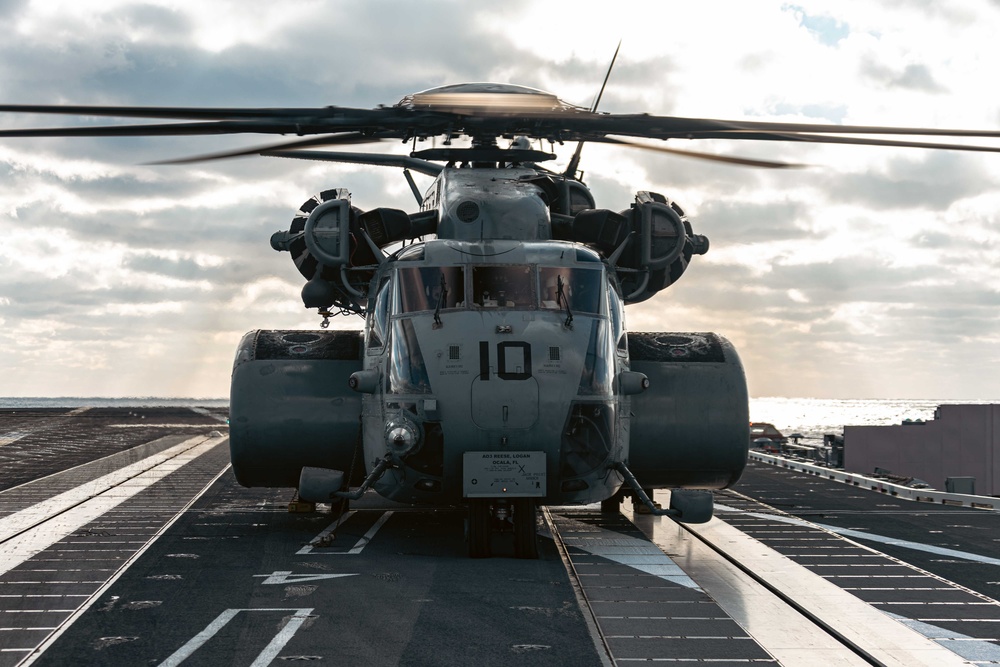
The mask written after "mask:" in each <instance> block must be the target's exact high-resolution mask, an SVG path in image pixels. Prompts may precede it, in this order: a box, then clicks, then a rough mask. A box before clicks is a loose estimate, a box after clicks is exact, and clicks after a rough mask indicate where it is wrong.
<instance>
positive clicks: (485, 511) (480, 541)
mask: <svg viewBox="0 0 1000 667" xmlns="http://www.w3.org/2000/svg"><path fill="white" fill-rule="evenodd" d="M492 526H493V514H492V512H490V501H489V500H487V499H485V498H473V499H472V500H470V501H469V557H470V558H489V557H490V556H491V555H492V553H491V551H490V532H491V529H492Z"/></svg>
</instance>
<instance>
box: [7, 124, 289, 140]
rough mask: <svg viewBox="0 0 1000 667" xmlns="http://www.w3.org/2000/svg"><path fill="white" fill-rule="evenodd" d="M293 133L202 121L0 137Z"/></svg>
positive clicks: (264, 126) (12, 133)
mask: <svg viewBox="0 0 1000 667" xmlns="http://www.w3.org/2000/svg"><path fill="white" fill-rule="evenodd" d="M247 132H259V133H264V134H290V133H295V126H294V125H289V124H287V123H285V124H275V123H273V122H270V123H268V124H264V123H262V122H259V121H215V122H205V123H156V124H152V125H99V126H90V127H88V126H77V127H45V128H32V129H24V130H0V137H170V136H192V135H195V136H197V135H211V134H242V133H247Z"/></svg>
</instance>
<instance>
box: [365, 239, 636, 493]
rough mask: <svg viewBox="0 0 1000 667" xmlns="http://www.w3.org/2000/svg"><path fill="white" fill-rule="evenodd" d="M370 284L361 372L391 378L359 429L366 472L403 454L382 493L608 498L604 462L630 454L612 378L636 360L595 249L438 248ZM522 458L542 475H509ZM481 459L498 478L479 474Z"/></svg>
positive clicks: (384, 380) (621, 399) (612, 478)
mask: <svg viewBox="0 0 1000 667" xmlns="http://www.w3.org/2000/svg"><path fill="white" fill-rule="evenodd" d="M376 282H377V283H378V287H377V289H376V292H375V304H374V307H373V308H372V309H371V313H370V316H369V319H368V322H367V324H366V337H365V344H364V348H365V350H364V362H363V363H364V368H365V369H366V371H369V372H374V373H376V374H377V375H378V377H379V378H381V380H380V381H379V383H378V385H377V388H376V389H375V390H374V391H373V392H372V393H370V394H367V395H365V396H364V398H363V400H362V406H363V409H362V423H363V432H364V451H365V458H366V461H368V462H371V461H373V460H375V459H377V458H380V457H383V456H385V455H386V453H387V452H388V453H389V455H390V456H391V457H392V458H393V459H394V467H393V468H392V469H391V470H390V471H389V472H388V473H387V474H386V475H384V476H383V477H382V478H381V479H380V480H379V481H378V482H376V483H375V489H376V490H378V491H379V493H381V494H382V495H384V496H386V497H388V498H391V499H393V500H398V501H403V502H412V503H420V502H458V501H461V500H462V499H463V497H475V496H477V495H484V494H490V495H492V496H493V497H505V496H509V497H536V498H538V499H539V501H540V502H543V503H548V504H551V503H586V502H594V501H598V500H603V499H605V498H607V497H608V496H610V495H611V494H612V493H614V491H615V490H616V489H617V487H618V486H619V485H620V483H621V479H620V477H619V476H618V475H615V474H613V473H612V472H611V471H610V468H609V466H608V463H609V461H611V460H623V459H624V458H627V453H628V435H627V434H628V429H627V412H628V410H627V408H628V398H627V397H626V396H624V395H623V394H622V393H621V392H620V391H616V386H615V379H616V377H617V376H618V375H619V373H620V372H621V371H625V370H627V369H628V350H627V347H626V346H625V345H624V335H625V332H624V327H623V324H622V316H621V313H622V304H621V297H620V296H619V295H618V294H617V292H616V291H615V289H614V288H613V286H612V285H611V284H610V283H609V281H608V275H607V272H606V270H605V266H604V264H603V262H602V260H601V258H600V256H599V255H598V254H597V253H596V252H594V251H592V250H589V249H587V248H583V247H580V246H574V245H573V244H571V243H566V242H558V241H507V240H495V241H483V242H467V241H452V240H443V239H435V240H431V241H428V242H426V243H418V244H414V245H410V246H408V247H407V248H406V249H404V250H402V251H401V252H399V253H398V254H397V255H396V259H395V261H394V262H392V263H391V264H390V265H388V266H387V268H386V269H385V270H384V271H381V272H380V275H379V276H378V277H377V278H376ZM619 341H620V342H621V343H622V344H621V345H619V344H618V342H619ZM515 460H517V461H519V462H521V463H524V462H526V461H527V462H530V463H531V464H532V465H533V466H535V468H534V469H535V470H536V472H535V473H534V474H532V475H531V476H530V479H529V478H527V477H525V476H524V475H525V473H523V472H520V471H519V470H518V473H519V474H513V473H510V472H509V471H508V467H509V466H513V465H514V463H513V462H514V461H515ZM482 461H487V462H491V463H492V462H494V461H495V462H496V463H495V464H492V465H493V467H494V468H496V470H497V474H496V475H493V476H487V477H486V478H483V479H480V477H483V475H484V474H485V473H484V471H483V464H482V463H481V462H482ZM489 468H490V466H486V469H487V470H488V469H489ZM503 480H508V481H509V483H506V484H505V483H503Z"/></svg>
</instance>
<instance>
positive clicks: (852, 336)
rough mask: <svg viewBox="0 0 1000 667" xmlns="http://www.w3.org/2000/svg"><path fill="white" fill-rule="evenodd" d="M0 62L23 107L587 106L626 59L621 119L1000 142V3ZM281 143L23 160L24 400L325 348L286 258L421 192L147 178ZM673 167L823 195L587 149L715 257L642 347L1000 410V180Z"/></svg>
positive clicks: (237, 29) (996, 176)
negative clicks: (241, 345)
mask: <svg viewBox="0 0 1000 667" xmlns="http://www.w3.org/2000/svg"><path fill="white" fill-rule="evenodd" d="M0 34H2V35H3V39H2V40H0V103H41V104H50V103H76V104H135V105H178V106H184V105H199V106H304V107H315V106H324V105H329V104H335V105H344V106H357V107H366V108H367V107H374V106H376V105H378V104H392V103H395V102H396V101H397V100H398V99H399V98H400V97H402V96H403V95H405V94H407V93H410V92H414V91H418V90H422V89H426V88H429V87H432V86H437V85H442V84H446V83H456V82H462V81H502V82H513V83H520V84H523V85H528V86H534V87H538V88H543V89H546V90H551V91H553V92H555V93H556V94H557V95H559V96H560V97H562V98H563V99H565V100H567V101H569V102H573V103H577V104H581V105H585V106H587V105H589V104H590V102H591V100H592V98H593V96H594V94H595V92H596V90H597V88H598V86H599V84H600V81H601V79H602V77H603V75H604V70H605V69H606V67H607V63H608V62H609V60H610V58H611V55H612V53H613V52H614V49H615V46H616V44H617V43H618V40H619V39H621V40H623V42H622V48H621V54H620V56H619V60H618V64H617V66H616V68H615V71H614V73H613V74H612V76H611V81H610V83H609V85H608V89H607V91H606V93H605V95H604V99H603V101H602V105H601V109H602V110H603V111H611V112H621V113H631V112H641V111H647V112H650V113H654V114H661V115H679V116H703V117H714V118H742V119H753V120H788V121H805V122H831V123H857V124H861V123H864V124H883V125H916V126H938V127H962V128H981V129H993V130H998V129H1000V86H997V84H996V72H997V68H998V64H1000V40H998V39H997V36H998V35H1000V1H998V0H949V2H947V3H942V2H935V1H934V0H863V1H860V2H855V1H852V0H815V1H802V2H795V1H791V2H780V1H773V2H772V1H767V0H762V1H759V2H753V3H749V2H742V1H738V0H733V1H731V2H702V3H692V2H674V1H666V0H658V1H655V2H653V1H651V2H629V1H623V0H618V1H617V2H613V3H609V2H600V3H598V2H589V0H588V1H582V0H577V1H575V2H554V1H549V0H546V1H545V2H542V1H541V0H537V1H528V0H504V2H502V3H468V2H460V1H458V0H454V1H450V0H437V1H426V2H412V1H411V0H345V1H335V0H331V1H329V2H318V1H300V2H296V1H295V0H291V1H288V2H282V3H275V2H271V1H270V0H269V1H266V2H264V1H260V2H258V1H256V0H239V1H235V0H234V1H232V2H221V1H214V2H193V1H191V2H188V1H181V0H174V1H171V0H148V1H146V2H133V1H129V0H99V1H97V0H95V1H91V0H66V1H63V0H44V1H30V0H0ZM58 122H62V121H59V120H57V119H55V120H54V119H53V118H45V117H38V116H35V117H31V116H17V115H7V116H4V117H2V118H0V126H2V127H15V126H26V125H36V126H46V125H52V124H55V123H58ZM270 139H271V138H268V137H265V138H263V141H262V140H261V138H255V137H228V138H210V139H205V138H199V139H189V138H150V139H132V138H128V139H121V138H119V139H45V140H32V139H7V140H2V141H0V175H2V180H0V396H194V397H223V396H226V395H227V394H228V383H229V372H230V366H231V360H232V356H233V352H234V349H235V345H236V343H237V342H238V341H239V338H240V336H241V335H242V334H243V333H244V332H245V331H247V330H250V329H255V328H314V327H316V326H317V325H318V323H319V318H318V317H317V316H316V315H315V313H314V311H306V310H305V309H303V308H302V305H301V301H300V300H299V296H298V294H299V290H300V288H301V280H300V279H299V276H298V273H297V272H296V270H295V268H294V267H293V265H292V263H291V262H290V261H289V257H288V256H287V254H280V255H279V254H278V253H275V252H274V251H272V250H271V249H270V247H269V244H268V239H269V238H270V235H271V233H272V232H274V231H276V230H278V229H287V223H288V221H289V220H290V219H291V217H292V214H293V212H294V211H295V209H296V208H297V207H298V205H299V204H300V203H301V202H302V201H304V200H305V199H306V198H308V197H309V196H310V195H311V194H312V193H315V192H318V191H320V190H324V189H328V188H331V187H346V188H349V189H350V190H351V192H352V193H353V197H354V203H355V204H356V205H357V206H360V207H361V208H363V209H367V208H373V207H376V206H395V207H398V208H405V209H408V210H414V209H415V208H416V207H415V204H414V202H413V198H412V195H411V194H410V192H409V189H408V187H407V186H406V183H405V181H404V180H403V178H402V175H401V173H400V172H399V171H398V170H393V169H382V170H379V169H377V168H374V167H358V166H348V165H327V164H321V163H310V162H296V161H292V160H284V159H277V158H260V157H258V158H244V159H238V160H232V161H227V162H221V163H211V164H207V165H194V166H142V165H143V164H144V163H148V162H150V161H154V160H159V159H168V158H173V157H180V156H185V155H191V154H200V153H204V152H208V151H211V150H217V149H218V150H221V149H226V148H235V147H239V146H248V145H254V144H259V143H266V142H267V141H270ZM676 145H678V146H679V147H686V146H688V147H691V148H694V149H697V150H705V151H711V152H721V153H727V154H736V155H743V156H750V157H762V158H778V159H786V160H790V161H793V162H801V163H808V164H809V165H812V166H811V167H810V168H808V169H802V170H794V171H776V172H771V171H763V170H753V169H747V168H740V167H733V166H725V165H718V164H714V163H704V162H699V161H694V160H690V159H684V158H676V157H671V156H667V155H662V154H650V153H646V152H643V151H635V150H629V149H626V148H623V147H611V146H596V145H593V146H588V147H587V148H586V149H585V151H584V153H583V156H584V160H583V164H582V168H583V169H584V170H585V172H586V176H585V178H586V180H587V182H588V184H589V185H590V186H591V187H592V188H593V190H594V192H595V194H596V195H597V198H598V205H599V206H601V207H605V208H611V209H624V208H627V206H628V205H629V203H630V202H631V201H632V198H633V196H634V192H635V191H636V190H654V191H658V192H661V193H663V194H665V195H667V196H669V197H671V198H673V199H675V200H677V201H678V202H679V203H680V204H681V205H682V206H684V208H685V209H686V210H687V211H688V213H689V215H690V216H691V218H692V221H693V224H694V227H695V231H696V232H698V233H702V234H706V235H707V236H709V238H710V239H711V242H712V246H711V251H710V252H709V254H708V255H706V256H704V257H699V258H696V261H695V262H694V263H693V266H692V267H691V268H690V269H689V271H688V272H687V274H686V275H685V276H684V277H683V278H682V279H681V281H680V282H679V283H678V284H677V285H676V286H674V287H672V288H671V289H669V290H667V291H665V292H662V293H661V294H660V295H658V296H657V297H655V298H654V299H653V300H651V301H649V302H646V303H644V304H640V305H637V306H632V307H631V308H630V309H629V311H628V313H627V315H628V323H629V326H630V328H632V329H634V330H667V331H717V332H719V333H721V334H723V335H725V336H727V337H728V338H730V339H731V340H732V341H733V342H734V343H735V344H736V345H737V347H738V349H739V350H740V352H741V355H742V358H743V362H744V365H745V366H746V369H747V374H748V378H749V384H750V391H751V394H752V395H753V396H813V397H845V398H880V397H882V398H910V397H912V398H941V399H945V398H954V399H1000V213H998V211H1000V154H993V155H991V154H975V153H960V152H953V151H925V150H919V149H886V148H878V149H876V148H861V147H849V146H839V147H821V146H804V145H787V146H786V145H778V144H768V145H757V144H752V143H749V142H744V143H742V144H737V143H735V142H724V141H711V142H708V141H706V142H701V143H699V144H697V145H690V144H689V142H680V143H679V144H676ZM572 149H573V147H572V146H564V147H561V148H560V149H559V150H558V151H557V152H558V153H559V156H560V160H559V162H558V164H557V166H558V165H564V164H565V162H566V160H567V159H568V158H569V156H570V154H571V153H572ZM388 150H402V147H401V146H389V147H388ZM418 178H420V177H419V176H418ZM420 184H421V185H422V186H425V185H428V184H429V181H428V180H427V179H424V180H423V181H421V182H420ZM334 326H339V327H343V328H349V327H358V326H360V320H357V319H356V318H355V319H353V320H346V319H343V318H341V320H339V321H336V322H335V324H334Z"/></svg>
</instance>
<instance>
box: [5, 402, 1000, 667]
mask: <svg viewBox="0 0 1000 667" xmlns="http://www.w3.org/2000/svg"><path fill="white" fill-rule="evenodd" d="M67 412H68V411H67ZM4 417H5V415H3V414H0V437H3V436H4V435H5V434H6V433H8V432H9V430H8V424H7V423H6V422H5V420H4ZM205 417H208V418H206V419H205V420H204V421H202V422H201V423H200V425H201V427H202V428H201V430H199V429H193V430H192V429H189V428H186V427H185V428H176V430H174V431H167V432H164V431H163V428H164V427H155V428H158V429H159V430H156V431H152V430H150V431H149V432H147V434H146V435H145V436H143V438H144V439H143V438H138V439H137V441H135V442H132V443H131V445H130V446H126V447H120V448H119V453H117V454H112V455H110V456H109V455H107V454H108V452H107V449H106V448H105V446H104V445H102V444H101V443H102V442H104V443H106V442H107V441H108V440H109V439H110V437H111V434H109V433H108V431H112V430H113V429H114V430H115V431H116V432H117V431H118V430H128V429H122V428H121V427H117V426H114V425H113V424H114V423H115V420H114V419H107V420H106V421H105V423H104V426H103V427H102V428H97V429H92V430H91V434H92V435H93V436H94V441H95V444H94V447H93V448H92V449H88V447H87V444H86V441H85V439H84V438H80V437H79V436H74V437H75V438H76V445H75V447H76V449H77V450H78V451H79V452H84V453H85V452H90V458H91V459H93V460H94V462H93V463H91V464H89V465H80V464H81V463H82V459H85V458H86V454H79V455H78V456H77V458H76V459H74V465H72V466H64V467H68V468H70V469H69V470H67V471H66V472H65V473H62V474H58V475H50V476H45V477H42V478H41V479H39V480H38V481H36V482H33V483H30V484H21V485H20V486H17V487H16V488H9V489H8V490H7V491H4V492H0V667H5V666H6V665H18V664H38V665H61V664H94V665H102V664H107V665H120V664H149V665H180V664H183V665H185V666H188V665H267V664H274V665H280V664H285V663H286V662H313V663H315V664H342V663H347V662H362V663H365V664H404V665H405V664H412V665H418V664H482V665H490V664H495V665H517V664H525V665H546V664H552V665H562V664H576V665H602V664H631V663H632V662H637V661H647V660H657V661H665V662H668V663H669V662H678V661H691V660H694V661H707V662H710V664H714V665H729V664H732V665H746V664H786V665H795V664H802V665H811V664H817V663H829V664H831V665H837V664H872V663H871V662H865V661H864V659H863V658H862V657H861V656H862V655H864V654H865V653H866V652H871V651H882V652H883V654H877V653H876V655H879V657H878V658H877V659H878V660H879V661H880V662H881V663H882V664H964V663H963V660H962V658H961V657H960V656H964V657H965V659H966V660H968V661H970V662H972V663H974V664H1000V658H998V655H1000V649H998V648H997V647H998V637H1000V606H998V605H997V604H996V603H995V602H994V601H993V600H992V594H993V592H994V589H995V588H996V587H998V586H1000V583H998V582H1000V565H998V564H997V563H994V562H992V561H991V560H990V558H991V557H992V556H1000V554H998V553H997V552H998V551H1000V550H997V549H996V547H995V546H993V545H995V544H997V543H995V542H992V541H991V540H992V539H993V538H992V537H986V535H988V534H992V535H1000V531H997V530H996V528H997V527H998V526H997V515H995V514H994V513H988V512H982V511H976V512H973V511H971V510H960V509H956V508H947V507H945V508H941V507H929V508H928V507H923V506H919V505H914V504H911V503H906V502H905V501H894V500H887V499H885V498H884V497H882V496H879V495H877V494H872V493H869V492H864V491H858V490H855V489H849V488H848V487H841V489H842V490H833V489H834V487H835V486H837V485H835V484H834V483H832V482H825V483H822V484H817V482H822V480H816V479H815V478H804V477H802V478H799V477H797V476H795V475H791V474H789V473H788V472H787V471H782V470H778V469H773V468H768V467H764V466H762V465H754V466H752V467H751V469H750V470H749V471H748V473H747V476H746V479H745V483H744V484H743V485H741V487H739V488H738V489H737V490H736V492H735V493H733V492H723V493H720V494H719V495H718V496H717V504H718V505H720V506H721V507H719V510H720V511H719V512H718V514H717V516H718V517H719V519H721V520H713V522H712V523H710V524H707V525H706V526H703V527H691V529H692V530H687V529H685V528H683V527H680V526H678V525H677V524H675V523H673V522H671V521H669V520H667V519H657V518H652V517H648V516H635V515H633V514H632V512H631V511H630V509H629V507H627V506H625V507H623V510H624V511H623V513H621V514H612V515H607V514H603V515H602V514H601V513H600V512H599V511H598V510H597V509H596V508H589V507H588V508H547V509H546V511H545V512H544V516H543V518H542V519H543V520H544V521H545V522H546V527H545V529H543V531H542V532H543V534H544V536H543V537H542V538H541V542H540V547H541V558H540V559H539V560H537V561H530V560H518V559H514V558H510V557H503V556H502V555H501V557H496V558H492V559H484V560H471V559H469V558H467V557H466V550H467V547H466V544H465V541H464V538H463V527H464V512H463V511H462V510H461V509H460V508H450V507H441V508H417V509H412V508H408V507H405V506H399V505H394V504H392V503H388V502H385V501H382V500H380V499H379V498H378V497H377V496H376V497H369V496H366V497H365V498H364V499H362V501H360V502H358V503H354V504H353V505H352V511H351V513H349V514H347V515H344V516H343V517H340V518H335V517H332V516H331V515H330V514H329V513H323V512H316V513H305V514H290V513H289V512H288V511H287V502H288V500H289V499H290V493H289V490H282V489H277V490H275V489H244V488H242V487H240V486H239V485H237V484H236V482H235V480H234V479H233V477H232V474H231V472H230V471H229V470H228V445H227V441H226V439H225V437H220V434H218V433H212V431H214V430H218V431H221V432H222V433H221V434H222V435H224V434H225V427H224V424H222V423H221V422H220V415H219V414H214V415H213V416H209V415H205V414H203V413H196V412H195V413H191V416H190V419H191V421H192V422H195V423H197V422H198V419H200V418H205ZM148 418H149V415H147V419H148ZM174 418H175V419H176V421H175V422H174V423H177V424H180V423H183V422H184V419H185V417H184V416H183V415H182V414H177V413H176V409H175V414H174ZM222 418H223V419H224V414H223V415H222ZM48 419H49V420H51V421H52V422H55V423H54V424H48V423H46V420H45V419H44V418H37V420H36V421H35V422H34V426H35V427H36V428H39V429H41V430H44V431H45V432H46V433H47V434H48V437H47V438H46V439H45V442H39V443H38V444H37V445H36V446H35V449H36V450H37V452H36V453H37V454H38V455H37V456H36V457H34V458H35V460H39V461H52V460H56V458H57V457H54V456H50V455H48V454H47V453H46V452H45V451H44V449H45V447H47V446H51V447H55V448H58V447H60V446H65V443H61V441H60V440H59V437H58V436H59V433H60V432H61V431H60V426H59V424H63V425H65V424H69V422H68V421H66V417H65V416H64V415H62V414H53V415H50V416H49V417H48ZM59 420H61V421H59ZM18 428H19V429H20V430H21V431H23V430H24V427H23V426H21V425H19V426H18ZM12 444H13V443H12ZM9 446H10V445H6V446H5V447H9ZM5 447H0V451H2V450H3V449H4V448H5ZM11 451H13V450H11ZM7 454H8V455H10V451H8V452H7ZM19 474H23V473H19ZM3 477H4V473H3V472H0V485H3V482H4V479H2V478H3ZM854 496H857V497H854ZM895 503H898V504H899V506H898V507H880V505H889V504H895ZM804 514H809V515H810V516H808V517H805V516H803V515H804ZM819 514H822V515H823V516H819ZM918 514H924V515H926V516H917V515H918ZM805 518H808V519H814V520H816V521H817V522H819V523H822V524H823V525H824V526H828V528H819V527H816V526H814V525H812V524H811V523H807V522H805V521H803V519H805ZM948 526H956V527H958V526H974V528H969V527H966V528H953V529H952V530H951V533H948V532H944V531H947V530H948ZM876 528H877V529H878V530H877V531H876ZM832 529H843V530H854V531H855V532H854V533H850V534H851V535H852V536H853V537H852V538H851V540H847V539H844V538H843V537H840V536H837V535H836V534H834V533H833V532H831V530H832ZM918 529H919V530H922V531H923V533H921V534H920V535H917V534H916V532H915V531H917V530H918ZM936 530H942V531H943V532H940V533H937V532H934V531H936ZM961 531H965V532H966V533H971V534H975V535H976V536H978V539H976V538H970V539H969V541H968V544H965V543H964V542H963V541H961V540H963V537H962V533H961ZM858 533H860V534H863V535H864V536H865V537H870V538H872V539H866V540H865V541H863V542H862V541H861V538H858V537H857V534H858ZM900 535H904V536H906V537H908V538H910V539H908V540H907V541H906V542H904V543H903V544H902V546H900V545H899V544H897V545H888V544H886V542H887V541H894V540H895V541H899V540H900V537H899V536H900ZM883 538H884V539H883ZM912 538H921V539H912ZM854 540H857V541H854ZM878 540H881V541H878ZM924 543H926V544H925V545H926V546H928V547H934V548H938V547H940V548H950V549H951V551H948V552H945V553H946V554H947V555H942V554H941V553H936V552H934V551H933V549H932V550H930V551H928V550H921V549H919V548H916V546H915V545H919V544H924ZM938 543H944V544H946V545H953V546H951V547H945V546H943V545H942V544H938ZM870 547H874V548H875V549H878V550H879V551H884V550H889V551H892V555H893V556H895V557H896V558H895V559H893V558H889V557H886V556H884V555H882V554H881V553H879V552H876V551H874V550H872V549H871V548H870ZM963 549H966V551H962V550H963ZM505 550H509V551H512V547H511V546H510V545H509V544H507V542H506V541H505V540H504V539H503V536H501V537H500V538H499V539H498V540H497V541H496V543H495V545H494V552H496V553H500V554H504V553H505ZM719 551H722V552H724V553H728V558H729V559H731V560H735V561H736V563H735V564H734V563H733V562H731V560H727V557H726V556H723V555H720V553H719ZM959 552H960V553H959ZM962 554H968V558H970V559H972V560H968V559H965V560H963V558H964V557H963V556H962ZM910 556H913V559H912V560H914V561H917V562H918V564H919V565H920V566H921V568H923V570H922V569H916V568H914V567H911V566H910V565H908V564H906V562H904V561H906V560H907V558H909V557H910ZM976 558H978V560H976ZM958 561H961V563H964V564H965V565H963V564H960V563H959V562H958ZM932 566H934V567H938V568H943V569H942V570H941V572H938V575H939V576H935V575H934V574H931V573H929V572H926V571H924V570H931V569H932ZM948 568H950V570H948ZM963 568H964V569H963ZM965 569H968V570H970V573H969V574H966V575H963V574H962V573H963V572H964V570H965ZM945 570H948V571H951V572H953V573H955V574H958V575H962V576H963V577H964V580H963V584H964V587H958V586H955V585H953V584H951V583H950V582H948V581H947V580H945V579H944V574H943V572H944V571H945ZM824 585H825V586H826V588H823V586H824ZM838 609H849V610H850V611H849V612H848V613H843V614H839V615H838V611H837V610H838ZM831 610H832V611H831ZM867 615H870V616H867ZM866 618H867V621H866V620H865V619H866ZM825 625H826V626H832V627H824V626H825ZM866 630H867V634H866ZM928 637H929V638H930V639H928ZM942 647H946V649H947V650H945V648H942ZM900 651H909V653H908V654H907V653H900ZM893 660H897V661H898V662H895V663H894V662H893Z"/></svg>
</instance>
